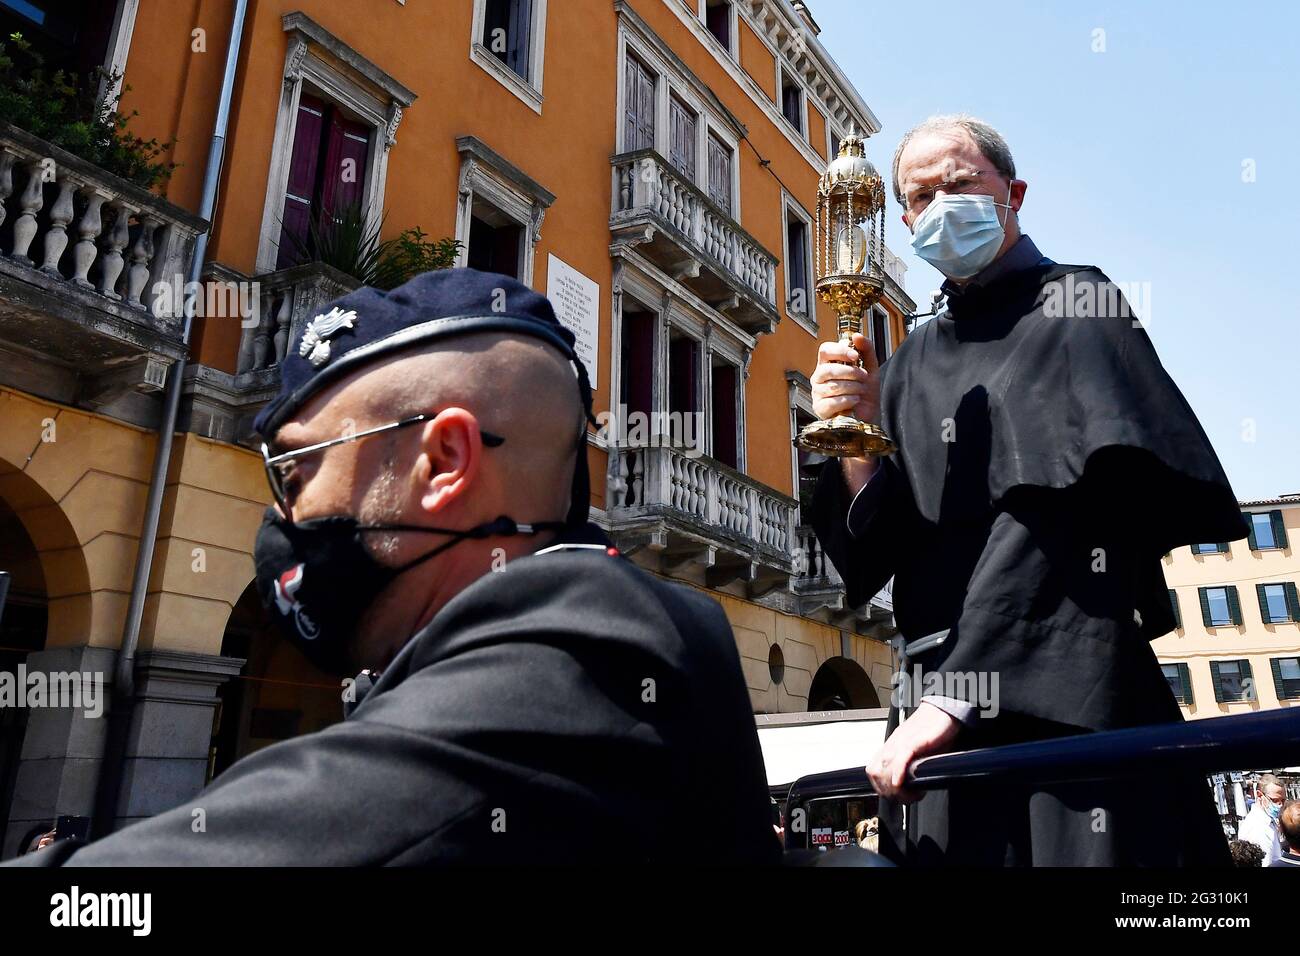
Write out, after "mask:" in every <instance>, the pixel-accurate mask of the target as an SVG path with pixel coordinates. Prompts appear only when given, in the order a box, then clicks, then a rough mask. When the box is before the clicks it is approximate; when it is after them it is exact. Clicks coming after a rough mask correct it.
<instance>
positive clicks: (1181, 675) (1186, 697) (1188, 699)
mask: <svg viewBox="0 0 1300 956" xmlns="http://www.w3.org/2000/svg"><path fill="white" fill-rule="evenodd" d="M1178 679H1179V681H1181V682H1182V685H1183V693H1182V703H1184V704H1186V705H1187V706H1189V707H1190V706H1191V705H1192V704H1194V703H1195V700H1194V699H1193V697H1192V674H1191V672H1190V671H1189V670H1188V669H1187V665H1186V664H1182V663H1180V664H1179V665H1178Z"/></svg>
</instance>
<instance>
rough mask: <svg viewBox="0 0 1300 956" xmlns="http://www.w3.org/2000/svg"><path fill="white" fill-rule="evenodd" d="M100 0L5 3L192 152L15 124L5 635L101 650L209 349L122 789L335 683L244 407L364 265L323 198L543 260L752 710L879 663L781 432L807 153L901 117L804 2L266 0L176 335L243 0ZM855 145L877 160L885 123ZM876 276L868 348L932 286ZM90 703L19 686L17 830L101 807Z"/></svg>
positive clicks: (805, 702)
mask: <svg viewBox="0 0 1300 956" xmlns="http://www.w3.org/2000/svg"><path fill="white" fill-rule="evenodd" d="M91 6H97V7H98V8H99V12H98V13H95V14H93V15H92V14H81V13H72V12H69V11H71V10H72V9H73V5H70V4H66V3H62V2H56V0H24V2H23V3H9V2H5V0H0V28H3V35H8V34H9V33H11V32H14V31H17V32H21V33H23V35H24V36H25V37H27V38H28V39H29V40H30V41H31V42H32V44H33V45H34V46H35V47H36V48H38V50H39V51H40V52H42V54H43V55H45V56H46V58H47V61H48V62H49V63H50V65H52V66H54V65H62V66H66V67H68V68H70V69H74V70H84V69H87V68H89V67H91V66H94V65H97V64H103V65H105V66H106V67H107V68H108V69H109V71H110V72H112V73H118V74H123V75H124V80H123V85H124V88H125V93H124V94H123V109H124V110H125V111H126V112H131V111H136V112H137V113H138V115H136V116H135V117H134V118H133V119H132V122H131V130H132V131H133V132H135V133H138V134H139V135H141V136H142V137H143V138H144V139H146V140H147V139H149V138H151V137H156V138H157V139H158V140H159V141H160V142H161V143H163V144H164V145H166V146H167V150H166V154H165V155H166V157H167V158H169V159H171V160H173V161H175V162H177V163H179V164H180V165H179V167H178V168H177V169H176V170H175V172H174V173H173V175H172V176H171V178H170V181H168V182H167V183H166V184H165V187H162V188H161V189H157V188H156V189H153V190H149V189H144V188H141V187H140V186H139V185H135V184H132V183H130V182H127V181H125V180H123V179H122V178H120V177H119V176H118V175H117V174H116V173H114V172H113V171H110V170H109V169H107V168H105V167H104V166H103V165H99V164H96V163H95V162H92V161H89V160H87V159H85V158H84V157H79V156H75V155H71V154H69V153H67V152H65V151H63V150H61V149H58V148H56V147H54V146H51V145H50V144H49V143H48V142H45V141H43V140H41V139H40V138H38V137H35V136H33V135H32V134H31V133H30V131H26V130H23V129H18V128H13V127H4V126H0V201H2V203H3V212H4V215H3V218H2V219H0V252H3V253H4V255H3V256H0V526H2V527H0V570H6V571H9V572H11V574H12V576H13V587H12V589H11V593H10V599H9V603H8V607H7V608H6V609H5V614H4V618H3V623H2V624H0V647H2V648H3V650H0V655H3V656H0V669H4V670H14V669H16V668H17V666H18V665H19V664H20V663H21V664H25V666H26V667H27V668H28V670H29V671H43V672H52V671H68V672H70V671H83V670H84V671H88V672H96V673H102V674H104V675H106V676H111V674H112V671H113V662H114V659H115V657H116V654H117V651H118V648H119V647H120V646H121V641H122V635H123V630H124V623H125V616H126V609H127V605H128V601H129V598H130V594H131V590H132V569H133V567H134V565H135V561H136V551H137V545H138V542H139V540H140V536H141V529H142V525H143V522H144V519H145V500H146V493H147V488H148V483H149V479H150V466H151V462H152V460H153V456H154V450H155V447H156V442H157V428H158V425H159V422H160V419H161V407H160V406H161V402H160V398H161V390H162V388H163V387H164V385H165V383H166V377H167V374H168V371H169V369H170V367H171V363H172V362H173V361H174V360H175V359H176V358H177V357H178V356H180V355H182V354H186V353H187V352H188V355H189V356H190V364H189V367H188V368H187V370H186V374H185V378H184V386H185V387H184V396H183V402H182V410H181V419H180V425H179V434H178V435H177V437H176V442H175V446H174V449H173V454H172V460H171V470H170V472H169V474H168V479H167V489H166V495H165V499H164V506H163V511H162V514H161V522H160V531H159V541H158V547H157V549H156V552H155V557H154V565H153V573H152V576H151V578H150V580H149V584H148V596H147V601H146V603H145V613H144V619H143V624H142V627H141V633H140V641H139V648H138V653H137V655H136V658H135V660H136V667H135V674H136V682H135V708H134V712H133V713H134V716H133V720H132V724H131V732H130V737H129V740H128V743H127V752H126V756H125V763H124V772H123V774H122V786H121V791H120V799H119V801H118V809H117V822H119V823H120V822H124V821H129V820H131V819H136V818H139V817H143V816H147V815H150V814H153V813H156V812H158V811H160V810H163V809H166V808H168V807H171V806H173V805H175V804H176V803H178V802H181V801H182V800H184V799H186V798H188V797H189V796H191V795H192V794H193V793H194V792H196V791H197V790H198V789H200V788H201V787H202V786H203V784H204V783H205V782H206V780H208V779H209V778H210V777H211V776H212V775H213V774H214V773H216V772H219V771H220V770H221V769H223V768H224V767H225V766H227V765H228V764H229V763H230V762H232V761H233V760H235V759H237V758H238V757H240V756H242V755H244V754H246V753H248V752H250V751H252V750H255V749H257V748H259V747H263V746H266V745H268V744H270V743H272V742H274V741H276V740H279V739H284V738H286V737H290V736H293V735H295V734H301V733H306V732H310V731H314V730H317V729H319V728H320V727H323V726H325V725H328V724H329V723H331V722H333V721H335V720H337V719H338V717H339V712H340V708H339V704H340V701H339V697H340V693H339V688H338V686H337V684H336V683H335V682H333V681H331V680H329V679H328V678H326V677H324V676H323V675H320V674H318V673H316V672H314V671H313V670H312V669H311V668H310V667H309V666H308V665H307V664H306V662H305V661H304V660H303V659H302V658H301V656H300V655H298V654H297V652H296V651H294V650H293V649H292V648H289V647H287V646H285V645H284V644H282V643H281V642H279V641H277V640H275V639H274V638H273V637H272V635H271V632H270V630H269V628H268V626H267V625H268V621H267V618H266V617H265V614H264V612H263V611H262V609H261V607H260V605H259V602H258V600H257V597H256V595H255V593H254V588H253V586H252V581H253V562H252V557H251V553H250V552H251V548H252V543H253V539H254V534H255V532H256V529H257V527H258V525H259V523H260V520H261V514H262V511H263V509H264V508H265V506H266V505H267V503H268V501H269V495H268V491H267V488H266V482H265V478H264V475H263V471H262V465H261V461H260V457H259V455H258V454H257V453H256V451H255V450H254V447H253V444H252V440H253V436H252V435H251V433H250V423H251V421H252V418H253V416H254V415H255V414H256V412H257V411H258V409H259V408H260V407H261V406H262V404H264V403H265V402H266V401H267V399H268V398H269V397H270V396H271V395H272V394H274V392H275V390H276V387H277V381H278V368H277V366H278V362H279V359H280V358H281V357H282V356H283V355H284V352H285V349H286V347H287V343H288V342H289V341H290V340H291V338H292V336H293V334H294V333H295V332H296V331H297V329H298V328H299V327H300V325H301V323H303V322H305V321H307V320H309V319H310V318H311V317H312V316H313V315H315V314H316V312H317V311H318V310H319V308H320V306H321V305H323V304H324V303H325V302H327V301H329V300H330V299H331V298H334V297H335V296H337V295H339V294H341V293H343V292H344V291H346V290H348V289H351V288H353V287H355V286H356V285H357V282H358V280H357V277H356V276H355V275H354V274H350V273H349V271H348V270H347V269H346V268H340V266H345V265H346V263H344V262H343V261H342V259H341V258H340V257H338V256H333V257H330V256H327V255H324V253H323V252H322V249H323V248H324V247H326V246H327V245H328V243H324V242H322V241H321V237H320V235H319V234H318V232H317V231H314V230H313V226H312V224H313V223H316V224H318V226H322V227H325V228H327V229H328V228H333V227H330V226H329V223H331V222H333V223H335V224H336V225H337V224H339V223H342V222H349V221H352V220H354V219H355V220H356V221H357V222H359V223H360V224H361V225H362V226H363V227H365V226H369V227H371V228H375V229H379V228H382V234H383V236H384V237H385V238H389V237H394V236H397V235H399V234H401V233H402V232H404V231H406V230H409V229H413V228H419V229H420V230H422V231H423V233H424V235H425V236H427V237H430V238H431V239H434V240H438V239H442V238H444V237H446V238H454V239H456V240H458V241H459V242H460V247H459V253H458V259H457V261H458V263H459V264H463V265H471V266H475V267H478V268H485V269H491V270H495V271H498V272H505V273H508V274H510V275H513V276H515V277H517V278H519V279H520V280H521V281H523V282H525V283H528V284H529V285H531V286H532V287H533V288H535V289H537V290H538V291H541V292H545V293H547V294H549V295H550V296H551V297H552V298H553V300H554V301H555V302H556V304H557V307H558V309H559V310H560V312H561V315H562V317H563V319H564V321H566V322H567V323H569V324H570V325H571V327H573V328H574V330H575V332H576V334H577V337H578V341H579V343H580V346H579V347H580V349H585V350H586V351H585V353H584V355H585V358H586V360H587V363H588V365H589V368H590V371H591V376H592V382H593V385H594V388H595V407H596V409H597V410H601V411H604V412H605V415H606V417H605V419H604V421H605V427H603V428H602V429H601V430H599V431H596V430H593V431H592V433H591V435H590V437H589V441H590V459H591V468H592V487H593V502H592V504H593V514H594V516H595V520H596V521H598V522H599V523H600V524H602V525H603V526H604V527H605V528H607V529H608V530H609V531H610V533H611V534H612V535H613V537H614V538H615V540H616V541H617V542H618V544H619V546H620V547H621V548H622V549H623V550H624V552H625V553H627V554H628V555H630V556H631V558H632V560H634V561H636V562H638V563H639V564H641V565H643V566H645V567H647V568H649V569H651V570H653V571H655V572H656V573H659V574H662V575H665V576H667V577H671V578H674V579H677V580H680V581H684V582H687V583H689V584H691V585H694V586H696V587H699V588H701V589H704V590H707V591H708V592H709V593H711V594H712V595H713V596H714V597H716V598H717V599H718V600H719V601H720V602H721V603H722V605H723V606H724V608H725V609H726V612H727V615H728V617H729V618H730V620H731V622H732V624H733V626H734V628H735V633H736V639H737V643H738V646H739V649H740V653H741V657H742V662H743V665H744V669H745V673H746V677H747V680H748V683H749V688H750V695H751V700H752V702H753V706H754V709H755V711H756V712H766V713H778V712H788V711H803V710H809V709H814V710H819V709H839V708H865V707H875V706H878V705H879V704H880V703H882V702H883V701H884V700H885V699H886V698H887V696H888V690H889V682H890V674H891V672H892V666H891V663H890V653H889V648H888V646H887V645H886V644H885V643H884V640H885V638H887V637H889V636H890V635H891V634H892V627H891V623H892V615H891V612H890V608H889V604H888V598H887V596H885V595H882V596H881V597H880V598H879V599H878V600H877V601H875V602H873V603H872V605H870V606H869V607H866V608H863V609H861V610H860V611H854V610H853V609H850V608H846V607H845V606H844V589H843V586H842V584H841V582H840V581H839V580H838V578H837V577H836V575H835V573H834V570H833V569H832V568H830V567H829V565H828V564H827V562H826V561H825V560H824V559H823V557H822V555H821V553H820V549H819V547H818V546H817V542H816V540H815V538H814V537H813V535H812V533H811V531H810V530H809V529H808V528H806V527H805V525H804V523H803V520H802V518H801V514H800V508H801V501H802V500H803V499H804V497H805V494H806V491H807V489H806V486H805V484H804V480H803V473H804V471H805V470H806V469H807V467H808V465H809V464H810V462H808V461H807V460H806V459H801V458H800V456H799V455H798V454H797V453H796V452H795V451H794V450H793V449H792V445H791V439H792V438H793V436H794V434H795V433H796V431H797V430H798V428H800V427H801V426H802V425H803V424H805V423H806V422H807V421H809V420H810V419H811V417H812V412H811V397H810V389H809V383H808V379H807V375H808V374H809V373H810V372H811V370H812V368H813V367H814V365H815V364H816V354H817V345H818V343H819V342H820V341H823V340H826V339H829V338H833V337H834V328H835V320H834V316H833V315H831V314H830V313H829V311H828V310H826V309H825V308H824V307H822V306H821V305H820V304H818V303H817V302H816V300H815V297H814V296H813V294H812V283H813V274H812V242H813V235H812V218H813V212H814V209H815V202H816V185H817V179H818V176H819V174H820V173H821V171H822V170H823V169H824V168H825V166H826V164H827V162H828V160H829V158H831V157H833V156H834V154H835V153H836V151H837V146H838V142H839V140H840V138H841V137H843V136H845V135H846V134H847V133H848V132H849V130H850V129H854V128H856V129H857V130H859V131H861V132H863V133H865V134H866V135H868V136H871V135H872V134H875V133H876V132H878V131H879V123H878V121H877V119H876V117H875V116H874V114H873V113H872V112H871V110H870V108H869V107H868V106H867V104H866V103H865V102H864V100H863V98H862V96H861V95H860V93H859V92H858V91H857V90H855V89H854V88H853V87H852V85H851V84H850V83H849V82H848V80H847V79H846V78H845V76H844V74H843V72H842V71H841V70H840V68H839V67H838V66H837V65H836V64H835V63H834V61H833V60H832V59H831V58H830V57H829V56H828V55H827V54H826V51H825V50H824V48H823V47H822V46H821V44H820V42H819V41H818V39H817V33H818V27H817V24H816V23H815V21H814V20H813V19H812V16H811V14H810V13H809V11H808V9H807V6H806V5H805V4H803V3H791V2H790V0H563V2H560V0H549V2H548V0H448V2H444V3H439V4H405V3H403V2H401V0H370V2H368V3H367V4H366V10H365V15H364V16H357V15H356V11H355V10H354V9H353V8H352V7H351V6H348V5H340V4H337V3H332V2H327V0H272V2H267V0H262V2H259V3H256V4H251V5H250V11H249V13H248V18H247V21H246V23H245V27H244V34H243V43H242V47H241V52H240V55H239V58H238V74H237V77H236V84H235V94H234V101H233V104H232V112H231V121H230V129H229V134H228V139H227V144H226V156H225V163H224V167H223V169H222V174H221V179H220V189H219V201H218V203H217V206H216V210H215V213H214V215H213V217H212V223H211V226H210V230H211V231H210V243H209V245H208V248H207V256H206V262H205V266H204V273H203V275H204V278H205V282H206V285H205V286H204V288H203V289H202V290H201V294H200V298H199V308H198V317H197V318H196V321H195V324H194V333H193V337H192V339H191V340H190V342H189V343H188V346H187V345H186V343H185V342H184V341H183V339H182V328H183V322H182V312H181V303H182V302H183V300H184V291H183V288H182V283H183V281H184V278H185V276H186V273H187V270H188V265H189V260H190V257H191V253H192V250H193V248H194V243H195V240H196V237H198V236H199V235H201V234H203V233H204V232H206V231H208V230H209V223H207V222H204V221H202V220H201V219H199V218H198V217H197V216H196V215H195V213H194V210H197V209H199V208H200V207H201V204H200V193H201V187H202V182H203V171H204V166H205V158H206V155H207V151H208V146H209V141H210V138H211V134H212V129H213V120H214V113H215V104H216V102H217V99H218V91H219V88H220V85H221V81H222V75H223V68H224V59H225V51H226V45H227V40H228V37H229V35H230V29H231V23H232V16H233V12H234V9H235V3H234V2H233V0H203V2H200V3H197V4H192V5H188V6H186V7H185V9H184V10H181V9H180V8H178V7H177V6H176V5H173V4H165V3H159V2H150V0H113V2H105V3H103V4H99V5H91ZM191 16H192V17H193V18H194V19H193V20H192V21H191V19H189V18H190V17H191ZM868 153H869V155H870V156H872V157H873V158H874V160H875V162H876V164H877V166H878V167H879V168H882V169H883V168H885V166H886V164H887V158H888V150H887V149H886V148H884V147H881V146H877V145H876V144H875V142H874V141H869V142H868ZM322 258H324V259H328V260H329V261H328V262H324V261H319V260H320V259H322ZM330 262H333V264H330ZM887 272H888V283H887V287H888V288H887V292H888V294H887V297H886V300H885V301H884V302H883V303H882V304H881V306H880V307H878V308H877V309H875V310H873V312H872V314H871V316H870V317H869V321H870V325H871V331H872V334H873V338H874V340H875V343H876V348H877V352H878V355H879V357H880V358H882V359H883V358H884V357H887V356H888V355H889V354H890V353H892V351H893V350H894V349H895V348H896V347H897V346H898V344H899V343H900V342H901V340H902V338H903V337H904V335H905V334H906V323H905V321H904V319H905V316H906V315H907V314H908V313H911V312H913V311H915V306H914V304H913V303H912V301H911V300H910V299H909V298H908V297H907V295H906V292H905V291H904V267H903V265H902V263H901V261H900V260H898V259H896V258H894V257H892V256H891V257H889V261H888V269H887ZM656 424H658V425H659V426H660V427H657V428H656V427H655V425H656ZM104 724H105V721H103V720H102V719H99V718H96V717H94V716H91V715H89V714H87V713H84V712H82V711H78V710H70V709H58V710H55V709H45V710H38V709H32V710H23V709H18V708H8V709H4V710H0V817H3V819H4V820H5V823H6V829H5V834H4V842H3V846H2V847H0V855H4V856H9V855H12V854H13V853H14V852H15V849H16V845H17V843H18V840H19V838H20V836H21V835H22V834H24V833H26V832H27V831H28V830H30V829H32V828H33V827H35V826H42V825H45V824H48V823H49V822H50V821H51V820H52V819H53V818H54V816H55V815H56V814H70V815H87V814H89V813H90V812H91V809H92V807H93V803H94V792H95V787H96V782H97V781H98V780H99V778H100V776H101V773H102V772H103V771H104V770H105V768H104V766H103V763H104V738H105V728H104Z"/></svg>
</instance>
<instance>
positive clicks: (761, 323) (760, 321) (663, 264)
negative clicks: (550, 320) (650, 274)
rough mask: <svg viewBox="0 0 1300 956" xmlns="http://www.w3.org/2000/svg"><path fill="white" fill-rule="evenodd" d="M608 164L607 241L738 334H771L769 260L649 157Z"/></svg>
mask: <svg viewBox="0 0 1300 956" xmlns="http://www.w3.org/2000/svg"><path fill="white" fill-rule="evenodd" d="M611 162H612V164H613V189H614V195H613V204H612V209H613V212H612V214H611V216H610V220H609V227H610V231H611V232H612V233H613V234H614V237H615V240H616V241H621V242H625V243H628V244H632V245H635V246H636V247H637V250H638V251H639V252H641V253H643V254H644V255H645V256H646V258H648V259H650V260H651V261H652V262H654V263H655V264H656V265H657V266H659V267H660V268H662V269H663V270H664V271H665V272H666V273H667V274H668V275H670V276H672V277H673V278H674V279H676V280H677V281H678V282H681V283H682V284H683V285H684V286H686V287H687V288H689V289H690V290H691V291H692V292H694V293H695V294H696V295H698V296H699V297H700V298H701V299H703V300H704V301H705V302H707V303H709V305H711V306H713V307H714V308H715V309H717V310H718V311H720V312H722V313H724V314H725V315H727V316H728V317H729V318H731V319H732V320H733V321H734V322H735V323H736V324H737V325H739V326H740V327H741V328H742V329H744V330H745V331H746V332H750V333H751V334H761V333H765V332H771V331H772V330H773V329H775V328H776V323H777V321H778V312H777V307H776V263H777V257H776V256H774V255H773V254H772V253H770V252H768V251H767V249H765V248H763V246H762V244H761V243H759V242H758V240H756V239H755V238H754V237H753V236H751V235H750V234H749V233H747V232H746V231H745V230H744V229H742V228H741V227H740V224H739V223H737V222H736V221H735V220H734V219H732V218H731V216H730V214H729V213H727V212H725V211H724V210H723V209H722V208H721V207H720V206H718V205H717V204H716V203H715V202H714V201H713V200H712V199H710V198H709V197H708V196H707V195H705V194H704V192H703V191H702V190H701V189H700V188H699V187H698V186H696V185H695V184H694V183H692V182H690V181H689V180H688V179H687V178H686V177H685V176H683V175H682V174H681V173H680V172H679V171H678V170H677V169H676V168H675V167H673V166H672V165H671V164H670V163H669V162H668V161H667V160H665V159H664V158H663V157H662V156H661V155H659V154H658V153H657V152H655V151H654V150H653V149H641V150H636V151H635V152H630V153H621V154H619V155H617V156H614V157H613V158H612V160H611Z"/></svg>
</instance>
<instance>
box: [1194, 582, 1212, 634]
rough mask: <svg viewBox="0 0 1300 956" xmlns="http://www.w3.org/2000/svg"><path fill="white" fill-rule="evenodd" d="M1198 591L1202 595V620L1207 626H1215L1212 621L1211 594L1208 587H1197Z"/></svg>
mask: <svg viewBox="0 0 1300 956" xmlns="http://www.w3.org/2000/svg"><path fill="white" fill-rule="evenodd" d="M1196 593H1197V594H1198V595H1199V596H1200V598H1201V620H1202V621H1203V622H1204V623H1205V626H1206V627H1213V626H1214V625H1213V624H1211V623H1210V595H1209V591H1208V589H1206V588H1197V589H1196Z"/></svg>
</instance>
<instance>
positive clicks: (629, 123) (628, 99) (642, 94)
mask: <svg viewBox="0 0 1300 956" xmlns="http://www.w3.org/2000/svg"><path fill="white" fill-rule="evenodd" d="M624 86H625V87H626V89H625V90H624V91H623V97H624V104H623V106H624V110H625V111H626V121H625V125H624V128H623V140H624V143H623V145H624V146H625V147H626V148H627V151H628V152H632V151H634V150H638V149H650V148H652V147H653V146H654V144H655V81H654V77H653V76H651V75H650V71H649V70H647V69H646V68H645V67H644V66H642V65H641V62H640V61H639V60H637V59H636V58H635V57H632V56H629V57H628V58H627V73H626V75H625V77H624Z"/></svg>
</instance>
